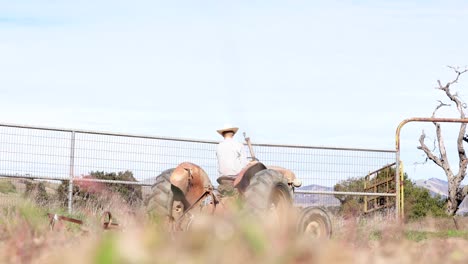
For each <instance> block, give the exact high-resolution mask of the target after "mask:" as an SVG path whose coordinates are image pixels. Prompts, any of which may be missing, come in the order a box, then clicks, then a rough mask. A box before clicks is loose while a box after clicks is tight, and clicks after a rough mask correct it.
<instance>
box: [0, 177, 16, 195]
mask: <svg viewBox="0 0 468 264" xmlns="http://www.w3.org/2000/svg"><path fill="white" fill-rule="evenodd" d="M0 193H4V194H7V193H16V187H15V185H13V183H11V181H9V180H0Z"/></svg>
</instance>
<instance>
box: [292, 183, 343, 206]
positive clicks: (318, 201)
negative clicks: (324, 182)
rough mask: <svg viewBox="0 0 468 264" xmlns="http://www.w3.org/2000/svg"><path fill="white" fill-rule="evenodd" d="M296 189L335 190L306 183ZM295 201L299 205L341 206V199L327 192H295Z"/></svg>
mask: <svg viewBox="0 0 468 264" xmlns="http://www.w3.org/2000/svg"><path fill="white" fill-rule="evenodd" d="M296 191H333V188H331V187H326V186H321V185H316V184H311V185H306V186H303V187H300V188H297V189H296ZM294 203H295V204H297V205H303V206H313V205H315V206H339V205H340V201H338V199H336V198H335V196H333V195H325V194H302V193H296V194H294Z"/></svg>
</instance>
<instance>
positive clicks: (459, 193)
mask: <svg viewBox="0 0 468 264" xmlns="http://www.w3.org/2000/svg"><path fill="white" fill-rule="evenodd" d="M449 68H451V69H452V70H453V71H454V72H455V74H456V78H455V79H454V80H452V81H450V82H447V84H445V85H442V82H441V81H440V80H438V81H437V83H438V87H436V89H438V90H441V91H443V92H445V95H446V96H447V97H448V98H449V99H450V101H451V102H453V103H455V107H456V108H457V111H458V114H459V117H460V118H466V113H465V110H466V107H467V106H466V104H465V103H464V102H463V101H462V100H461V99H460V97H459V95H458V94H457V93H453V92H452V91H450V87H451V86H452V85H453V84H455V83H457V82H458V79H459V77H460V76H461V75H462V74H464V73H466V72H468V68H465V69H464V70H460V69H459V68H458V67H451V66H449ZM444 106H451V105H450V104H445V103H443V102H442V101H439V105H438V106H437V107H436V108H435V110H434V112H433V113H432V117H435V115H436V112H437V111H438V110H439V109H440V108H441V107H444ZM434 126H435V130H436V143H435V144H436V148H435V150H434V151H432V150H430V149H429V148H428V147H427V145H426V144H425V142H424V140H425V138H426V134H425V133H424V131H422V134H421V136H420V137H419V143H420V146H418V149H421V150H422V151H424V153H425V154H426V156H427V158H428V159H429V160H432V161H433V162H434V163H435V164H437V166H439V167H441V168H442V169H443V170H444V172H445V175H446V176H447V180H448V199H447V214H448V215H454V214H455V213H456V212H457V210H458V208H459V206H460V204H461V203H462V202H463V199H464V198H465V197H466V196H467V193H468V187H465V188H460V184H461V182H462V181H463V179H464V178H465V175H466V172H467V165H468V158H467V155H466V152H465V147H464V146H463V142H464V141H465V140H466V137H465V133H466V126H467V124H466V123H462V124H460V129H459V131H458V137H457V150H458V172H457V173H455V172H454V171H453V170H452V169H451V168H450V163H449V160H448V157H447V150H446V148H445V142H444V137H443V135H442V129H441V127H440V123H436V122H434ZM437 150H438V152H439V153H438V155H436V154H434V152H435V151H437Z"/></svg>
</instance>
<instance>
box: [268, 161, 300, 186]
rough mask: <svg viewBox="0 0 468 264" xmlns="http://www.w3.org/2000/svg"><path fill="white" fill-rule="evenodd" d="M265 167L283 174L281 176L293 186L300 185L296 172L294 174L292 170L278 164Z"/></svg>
mask: <svg viewBox="0 0 468 264" xmlns="http://www.w3.org/2000/svg"><path fill="white" fill-rule="evenodd" d="M267 168H268V169H271V170H275V171H278V172H280V173H281V174H283V176H284V177H285V178H286V179H287V180H288V184H292V185H294V187H300V186H301V185H302V183H301V181H300V180H299V179H297V178H296V174H294V172H292V170H288V169H285V168H283V167H279V166H267Z"/></svg>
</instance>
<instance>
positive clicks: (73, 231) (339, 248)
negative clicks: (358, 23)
mask: <svg viewBox="0 0 468 264" xmlns="http://www.w3.org/2000/svg"><path fill="white" fill-rule="evenodd" d="M96 211H97V210H81V211H79V212H78V213H77V214H74V215H71V216H72V217H74V218H78V219H82V220H84V222H85V223H84V225H83V226H78V225H75V224H71V223H62V224H61V225H57V226H56V228H55V229H54V230H50V228H49V222H48V218H47V216H46V214H47V213H48V212H53V213H60V214H65V212H64V211H63V209H60V208H59V207H56V208H54V207H50V208H39V207H37V206H36V205H35V204H33V203H31V202H28V201H23V202H21V203H18V204H16V205H13V206H4V207H2V208H1V213H2V214H1V215H0V263H184V264H185V263H243V264H247V263H468V231H467V229H466V227H467V226H468V225H466V224H465V223H460V225H461V226H462V227H463V228H464V230H455V229H454V227H453V225H452V224H451V222H450V221H451V219H426V220H423V221H420V222H417V223H411V224H407V225H405V226H403V225H398V224H397V223H395V222H393V221H392V220H391V218H385V217H382V216H380V217H379V216H377V217H373V218H362V219H347V220H344V219H341V218H339V217H335V218H334V219H333V223H334V235H333V238H332V239H331V240H329V241H316V240H313V239H311V238H310V237H307V236H303V235H299V234H296V232H295V223H294V219H291V221H290V222H289V224H288V225H285V226H278V225H276V223H274V222H270V221H268V220H266V219H263V220H261V221H259V220H258V219H253V218H248V217H245V216H241V215H240V214H237V213H230V214H225V215H223V216H218V217H207V216H200V217H198V218H197V219H196V220H195V221H194V222H193V224H192V228H191V230H190V231H187V232H178V233H169V232H166V231H164V228H162V227H161V225H157V224H155V222H156V221H154V220H153V219H149V218H148V217H147V216H146V214H145V212H140V211H138V210H137V211H134V212H133V213H131V214H129V213H128V211H127V210H123V209H122V208H112V212H113V214H114V215H115V216H116V217H117V218H118V219H119V223H120V224H121V226H123V227H124V228H123V229H122V230H116V231H104V230H102V229H101V228H100V215H98V214H96Z"/></svg>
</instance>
